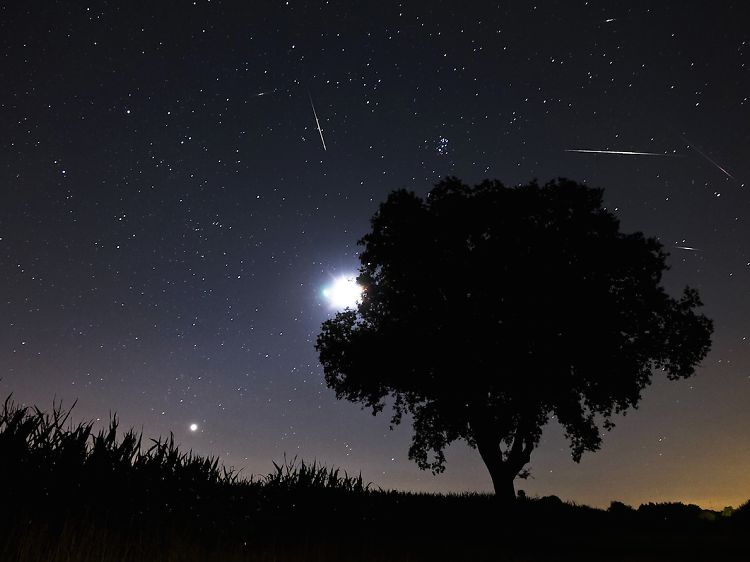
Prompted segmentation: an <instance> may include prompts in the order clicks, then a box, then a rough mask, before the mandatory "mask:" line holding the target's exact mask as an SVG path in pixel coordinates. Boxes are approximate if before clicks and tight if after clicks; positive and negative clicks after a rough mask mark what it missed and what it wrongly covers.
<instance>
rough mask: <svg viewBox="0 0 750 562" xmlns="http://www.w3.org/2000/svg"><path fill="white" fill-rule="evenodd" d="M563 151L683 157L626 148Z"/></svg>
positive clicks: (571, 150)
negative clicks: (633, 150)
mask: <svg viewBox="0 0 750 562" xmlns="http://www.w3.org/2000/svg"><path fill="white" fill-rule="evenodd" d="M565 152H588V153H591V154H625V155H626V156H678V157H680V158H684V157H683V156H682V155H681V154H663V153H661V152H629V151H627V150H583V149H570V150H566V151H565Z"/></svg>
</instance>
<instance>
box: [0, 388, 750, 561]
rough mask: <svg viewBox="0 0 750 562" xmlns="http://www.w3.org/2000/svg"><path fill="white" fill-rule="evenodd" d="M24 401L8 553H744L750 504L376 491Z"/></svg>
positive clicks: (42, 557) (3, 473) (8, 514)
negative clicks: (222, 459)
mask: <svg viewBox="0 0 750 562" xmlns="http://www.w3.org/2000/svg"><path fill="white" fill-rule="evenodd" d="M68 413H69V412H67V413H66V412H61V411H60V410H55V411H53V413H52V414H51V415H47V414H43V413H41V412H39V411H38V410H30V409H26V408H20V407H16V406H14V405H13V404H12V403H10V402H9V401H7V402H6V403H5V406H4V408H3V409H2V411H0V560H1V561H3V562H30V561H44V562H58V561H59V562H79V561H80V562H89V561H91V562H93V561H97V562H115V561H117V562H151V561H165V562H167V561H168V562H183V561H184V562H193V561H195V562H198V561H201V562H204V561H222V562H224V561H226V562H233V561H269V562H270V561H274V562H286V561H308V560H311V561H312V560H314V561H332V562H337V561H342V562H343V561H355V560H356V561H363V562H365V561H386V560H398V561H401V560H403V561H406V560H408V561H412V562H413V561H422V560H424V561H428V560H429V561H435V560H438V561H440V560H446V561H447V560H472V561H476V560H478V561H482V560H496V561H536V560H545V561H548V560H611V561H626V560H726V561H731V560H743V561H744V560H747V554H746V549H745V548H744V547H745V545H746V544H747V543H746V541H747V539H748V538H749V537H748V534H749V533H748V529H750V504H748V503H746V504H744V505H743V506H741V507H740V508H739V509H737V510H734V512H733V513H732V512H727V513H724V514H722V513H716V512H707V511H702V510H701V509H700V508H699V507H697V506H689V505H683V504H656V505H654V504H648V505H642V506H640V507H639V508H638V509H637V510H635V509H633V508H630V507H628V506H625V505H623V504H619V503H617V502H613V504H612V506H611V507H610V509H608V510H600V509H593V508H590V507H587V506H579V505H574V504H570V503H563V502H561V501H560V500H558V499H557V498H554V497H552V498H541V499H525V500H519V501H517V502H515V505H513V506H511V507H505V508H503V507H501V506H499V505H498V504H497V502H496V501H495V498H494V496H492V495H487V494H463V495H447V496H442V495H441V496H436V495H430V494H411V493H404V492H395V491H383V490H374V489H372V487H371V486H369V485H366V484H364V483H363V481H362V479H361V477H359V478H355V477H350V476H348V475H347V474H341V473H340V472H339V471H338V470H334V469H328V468H325V467H321V466H318V465H315V464H313V465H309V464H305V463H302V462H300V463H295V462H293V461H292V462H288V463H285V464H284V465H282V466H276V470H275V471H274V472H272V473H271V474H269V475H267V476H264V477H260V478H257V477H253V478H249V479H243V478H240V477H239V475H238V474H236V473H234V472H232V471H227V470H224V469H223V468H221V467H219V466H218V462H217V461H216V460H215V459H206V458H203V457H198V456H194V455H192V454H191V453H183V452H180V451H179V449H178V447H177V446H176V445H175V444H174V442H173V441H172V440H171V439H170V440H158V441H153V442H152V443H151V444H150V446H149V447H148V448H146V447H145V446H143V444H142V443H141V436H138V435H136V434H135V433H134V432H132V431H130V432H126V433H125V434H124V435H122V437H121V439H119V440H118V439H117V431H116V430H117V423H116V420H113V421H112V423H111V425H110V428H109V429H108V430H106V431H102V432H100V433H99V434H96V435H95V434H92V432H91V425H87V424H81V425H79V426H75V427H73V426H70V425H69V424H67V425H66V423H67V415H68Z"/></svg>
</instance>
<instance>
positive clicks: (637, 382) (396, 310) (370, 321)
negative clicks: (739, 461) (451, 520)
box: [316, 177, 713, 499]
mask: <svg viewBox="0 0 750 562" xmlns="http://www.w3.org/2000/svg"><path fill="white" fill-rule="evenodd" d="M602 197H603V190H602V189H594V188H589V187H587V186H585V185H581V184H578V183H576V182H574V181H570V180H567V179H563V178H560V179H559V180H557V181H552V182H549V183H547V184H545V185H543V186H540V185H538V184H537V183H536V182H532V183H530V184H528V185H522V186H518V187H512V188H509V187H505V186H504V185H503V184H502V183H500V182H499V181H497V180H494V181H490V180H485V181H484V182H482V183H481V184H479V185H476V186H474V187H469V186H467V185H465V184H463V183H462V182H461V181H460V180H459V179H457V178H455V177H448V178H446V179H445V180H443V181H442V182H440V183H439V184H437V185H436V186H435V187H434V189H432V191H430V193H429V194H428V196H427V198H426V199H425V200H423V199H421V198H420V197H417V196H416V195H415V194H414V193H411V192H407V191H406V190H403V189H401V190H397V191H393V192H392V193H391V194H390V195H389V196H388V199H387V201H386V202H385V203H382V204H381V205H380V210H379V212H378V213H376V214H375V216H374V217H373V218H372V220H371V226H372V231H371V232H370V233H368V234H366V235H365V236H364V237H363V238H362V239H361V240H360V241H359V242H358V243H359V244H360V245H362V246H364V251H362V252H361V254H360V261H361V267H360V273H359V277H358V278H357V282H358V283H359V284H360V285H361V286H362V287H363V292H362V299H361V301H360V303H359V304H358V305H357V307H356V309H346V310H344V311H343V312H339V313H337V314H336V316H335V317H334V318H332V319H329V320H327V321H326V322H325V323H324V324H323V326H322V332H321V333H320V334H319V336H318V339H317V344H316V349H317V351H318V352H319V357H320V362H321V364H322V365H323V368H324V373H325V379H326V383H327V385H328V386H329V387H330V388H332V389H333V390H334V391H335V392H336V396H337V398H339V399H342V398H343V399H347V400H350V401H352V402H355V403H360V404H362V405H363V407H366V408H372V411H373V414H377V413H379V412H381V411H382V410H383V409H384V407H385V406H386V401H388V402H389V403H391V405H392V407H393V415H392V423H393V424H398V423H399V422H400V421H401V419H402V417H403V415H404V414H407V413H408V414H411V415H412V416H413V428H414V436H413V439H412V443H411V446H410V448H409V458H410V459H412V460H415V461H416V462H417V464H418V465H419V467H420V468H422V469H431V470H432V471H433V472H441V471H443V470H444V468H445V456H444V449H445V447H446V446H447V445H448V444H449V443H451V442H453V441H455V440H457V439H463V440H465V441H466V442H467V443H468V444H469V445H470V446H471V447H476V448H477V449H478V450H479V453H480V455H481V457H482V459H483V461H484V462H485V464H486V465H487V468H488V470H489V472H490V475H491V477H492V481H493V485H494V487H495V492H496V494H497V495H498V496H499V497H501V498H504V499H510V498H512V497H514V496H515V493H514V488H513V480H514V478H515V477H516V476H517V475H519V473H522V471H523V470H524V467H525V465H526V464H527V463H528V462H529V459H530V455H531V452H532V450H533V449H534V447H535V446H536V445H537V444H538V443H539V439H540V437H541V435H542V429H543V427H544V425H545V424H546V423H547V422H548V421H549V420H550V418H551V417H552V416H554V417H556V418H557V420H558V421H559V423H560V424H562V426H563V427H564V428H565V431H566V437H567V438H568V440H569V441H570V447H571V450H572V456H573V459H574V460H575V461H576V462H578V461H580V458H581V455H582V454H583V452H584V451H595V450H597V449H598V448H599V447H600V445H601V441H602V440H601V429H600V427H599V425H598V424H599V423H601V424H602V425H603V427H604V428H606V429H611V428H612V427H613V426H614V423H613V422H612V416H613V415H614V414H617V413H620V412H623V413H624V412H625V411H626V410H627V409H628V408H630V407H637V404H638V402H639V400H640V398H641V391H642V390H643V389H644V388H645V387H646V386H647V385H648V384H650V381H651V377H652V373H653V372H654V371H664V372H665V373H666V376H667V378H669V379H670V380H676V379H681V378H685V377H689V376H691V375H693V374H694V373H695V368H696V366H697V365H698V363H699V362H700V361H701V360H702V359H703V358H704V357H705V356H706V354H707V353H708V350H709V349H710V346H711V339H710V336H711V333H712V331H713V325H712V322H711V320H709V319H708V318H706V317H705V315H703V314H697V313H696V312H695V309H696V308H697V307H699V306H701V305H702V303H701V301H700V298H699V295H698V292H697V291H696V290H694V289H690V288H689V287H686V288H685V290H684V293H683V295H682V296H681V298H679V299H675V298H673V297H671V296H669V295H668V294H667V293H666V291H665V290H664V288H663V287H662V286H661V285H660V280H661V276H662V273H663V272H664V271H665V270H666V269H667V265H666V258H667V255H668V254H666V253H664V252H663V246H662V245H661V244H660V243H659V242H658V241H657V240H656V239H655V238H646V237H644V235H643V234H642V233H640V232H635V233H631V234H625V233H622V232H620V225H619V221H618V219H617V218H616V217H615V216H614V215H613V214H612V213H610V212H608V211H607V210H606V209H604V208H602Z"/></svg>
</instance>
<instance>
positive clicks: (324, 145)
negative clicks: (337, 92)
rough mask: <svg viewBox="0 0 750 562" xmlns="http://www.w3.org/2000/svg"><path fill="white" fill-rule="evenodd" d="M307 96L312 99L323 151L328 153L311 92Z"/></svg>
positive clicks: (311, 103) (311, 102)
mask: <svg viewBox="0 0 750 562" xmlns="http://www.w3.org/2000/svg"><path fill="white" fill-rule="evenodd" d="M307 96H308V97H309V98H310V105H311V106H312V110H313V115H315V124H316V125H317V126H318V132H319V133H320V142H322V143H323V150H325V151H328V149H327V148H326V141H324V140H323V129H321V128H320V121H318V114H317V113H316V111H315V105H314V104H313V101H312V96H311V95H310V91H309V90H308V91H307Z"/></svg>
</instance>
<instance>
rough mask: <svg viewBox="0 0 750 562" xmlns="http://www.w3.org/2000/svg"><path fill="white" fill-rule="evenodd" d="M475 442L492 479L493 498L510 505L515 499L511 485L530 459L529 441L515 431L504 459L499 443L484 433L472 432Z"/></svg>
mask: <svg viewBox="0 0 750 562" xmlns="http://www.w3.org/2000/svg"><path fill="white" fill-rule="evenodd" d="M474 435H475V438H476V441H477V449H478V450H479V455H480V456H481V457H482V460H483V461H484V464H485V465H486V466H487V470H488V471H489V473H490V478H492V486H493V487H494V488H495V497H496V498H497V499H498V501H499V502H500V503H502V504H505V505H510V504H512V503H513V502H514V501H515V499H516V490H515V486H514V485H513V481H514V480H515V478H516V476H518V473H519V472H520V471H521V469H522V468H523V467H524V466H525V465H526V463H528V462H529V459H530V457H531V449H532V447H533V445H532V444H531V439H529V438H524V437H525V436H523V435H522V434H521V433H520V431H516V435H515V437H514V438H513V446H512V447H511V448H510V451H509V452H508V456H507V458H506V459H503V453H502V451H501V450H500V441H499V440H498V439H497V438H496V437H494V436H492V435H491V434H490V433H489V432H486V431H477V430H476V429H475V430H474ZM524 444H525V445H526V446H525V447H524Z"/></svg>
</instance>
